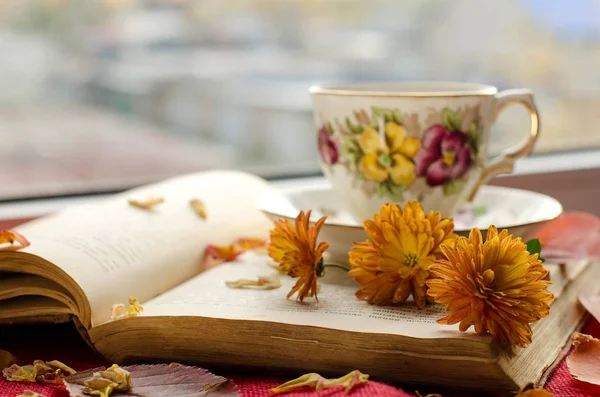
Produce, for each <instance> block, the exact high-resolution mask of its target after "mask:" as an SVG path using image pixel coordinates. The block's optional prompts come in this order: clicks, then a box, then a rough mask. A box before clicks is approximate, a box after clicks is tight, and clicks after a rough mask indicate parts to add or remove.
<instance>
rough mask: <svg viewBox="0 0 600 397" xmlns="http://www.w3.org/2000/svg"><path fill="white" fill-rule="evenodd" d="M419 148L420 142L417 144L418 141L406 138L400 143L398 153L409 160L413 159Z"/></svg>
mask: <svg viewBox="0 0 600 397" xmlns="http://www.w3.org/2000/svg"><path fill="white" fill-rule="evenodd" d="M420 147H421V142H419V140H418V139H415V138H406V139H405V140H404V142H402V146H400V153H401V154H403V155H405V156H406V157H407V158H409V159H413V158H414V157H415V155H416V154H417V152H418V151H419V148H420Z"/></svg>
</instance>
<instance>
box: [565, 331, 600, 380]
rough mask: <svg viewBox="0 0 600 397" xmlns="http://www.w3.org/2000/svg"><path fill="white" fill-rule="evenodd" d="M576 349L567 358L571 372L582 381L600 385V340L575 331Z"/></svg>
mask: <svg viewBox="0 0 600 397" xmlns="http://www.w3.org/2000/svg"><path fill="white" fill-rule="evenodd" d="M571 338H572V340H573V346H574V347H575V351H574V352H573V354H571V356H570V357H569V358H568V359H567V366H568V367H569V372H571V375H573V376H574V377H575V378H576V379H579V380H580V381H582V382H587V383H592V384H594V385H600V340H599V339H596V338H593V337H591V336H589V335H584V334H580V333H579V332H574V333H573V336H572V337H571Z"/></svg>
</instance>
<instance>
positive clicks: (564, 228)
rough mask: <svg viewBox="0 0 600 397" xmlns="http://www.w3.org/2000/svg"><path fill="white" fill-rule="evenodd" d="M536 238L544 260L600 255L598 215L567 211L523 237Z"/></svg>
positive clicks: (599, 220)
mask: <svg viewBox="0 0 600 397" xmlns="http://www.w3.org/2000/svg"><path fill="white" fill-rule="evenodd" d="M532 238H537V239H539V241H540V243H541V245H542V253H543V256H544V258H545V259H546V260H551V261H553V262H568V261H572V260H579V259H598V258H600V218H598V217H597V216H595V215H593V214H588V213H585V212H566V213H564V214H562V215H561V216H559V217H558V218H556V219H555V220H553V221H551V222H548V223H546V224H544V225H543V226H542V227H540V228H539V229H538V230H537V231H536V232H535V233H533V234H532V235H531V236H528V238H526V239H524V240H527V239H532Z"/></svg>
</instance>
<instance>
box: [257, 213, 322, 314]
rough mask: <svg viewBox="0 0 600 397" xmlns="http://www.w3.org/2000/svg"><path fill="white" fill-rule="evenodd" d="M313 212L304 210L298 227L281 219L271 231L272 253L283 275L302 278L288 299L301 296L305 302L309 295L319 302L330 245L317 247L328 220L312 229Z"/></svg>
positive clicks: (298, 219) (299, 215)
mask: <svg viewBox="0 0 600 397" xmlns="http://www.w3.org/2000/svg"><path fill="white" fill-rule="evenodd" d="M309 218H310V211H308V212H307V213H304V211H300V214H298V217H297V218H296V222H295V225H293V224H292V222H290V221H289V220H287V219H286V220H283V219H280V220H278V221H276V222H274V223H275V228H274V229H272V230H271V242H270V244H269V248H268V253H269V256H270V257H271V258H273V259H274V260H275V261H276V262H277V263H279V269H280V270H281V271H282V272H283V273H287V274H288V275H289V276H291V277H300V278H299V279H298V281H297V282H296V285H294V287H293V288H292V290H291V291H290V292H289V293H288V295H287V296H288V298H289V297H290V296H292V295H294V294H295V293H296V292H297V293H298V300H299V301H300V302H302V301H303V300H304V298H305V297H307V296H310V297H312V296H314V297H315V299H317V301H318V298H317V277H320V276H321V275H322V274H323V269H324V267H323V253H324V252H325V251H326V250H327V248H329V244H327V243H325V242H321V243H319V244H318V245H317V237H318V235H319V231H320V230H321V227H322V226H323V223H324V222H325V219H326V217H325V216H324V217H322V218H321V219H319V220H318V221H317V222H316V223H315V224H314V226H309Z"/></svg>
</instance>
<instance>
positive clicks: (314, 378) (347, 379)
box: [271, 370, 369, 394]
mask: <svg viewBox="0 0 600 397" xmlns="http://www.w3.org/2000/svg"><path fill="white" fill-rule="evenodd" d="M368 381H369V375H367V374H363V373H361V372H360V371H358V370H354V371H352V372H350V373H348V374H346V375H344V376H342V377H340V378H335V379H325V378H323V377H322V376H321V375H319V374H317V373H314V372H313V373H310V374H304V375H302V376H300V377H299V378H296V379H293V380H291V381H289V382H286V383H284V384H283V385H280V386H277V387H275V388H273V389H271V393H276V394H277V393H284V392H287V391H290V390H294V389H297V388H300V387H310V388H312V389H315V390H317V391H318V390H323V389H329V388H332V387H338V386H344V388H345V391H346V393H348V392H349V391H350V390H352V389H353V388H354V387H356V386H357V385H360V384H365V383H367V382H368Z"/></svg>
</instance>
